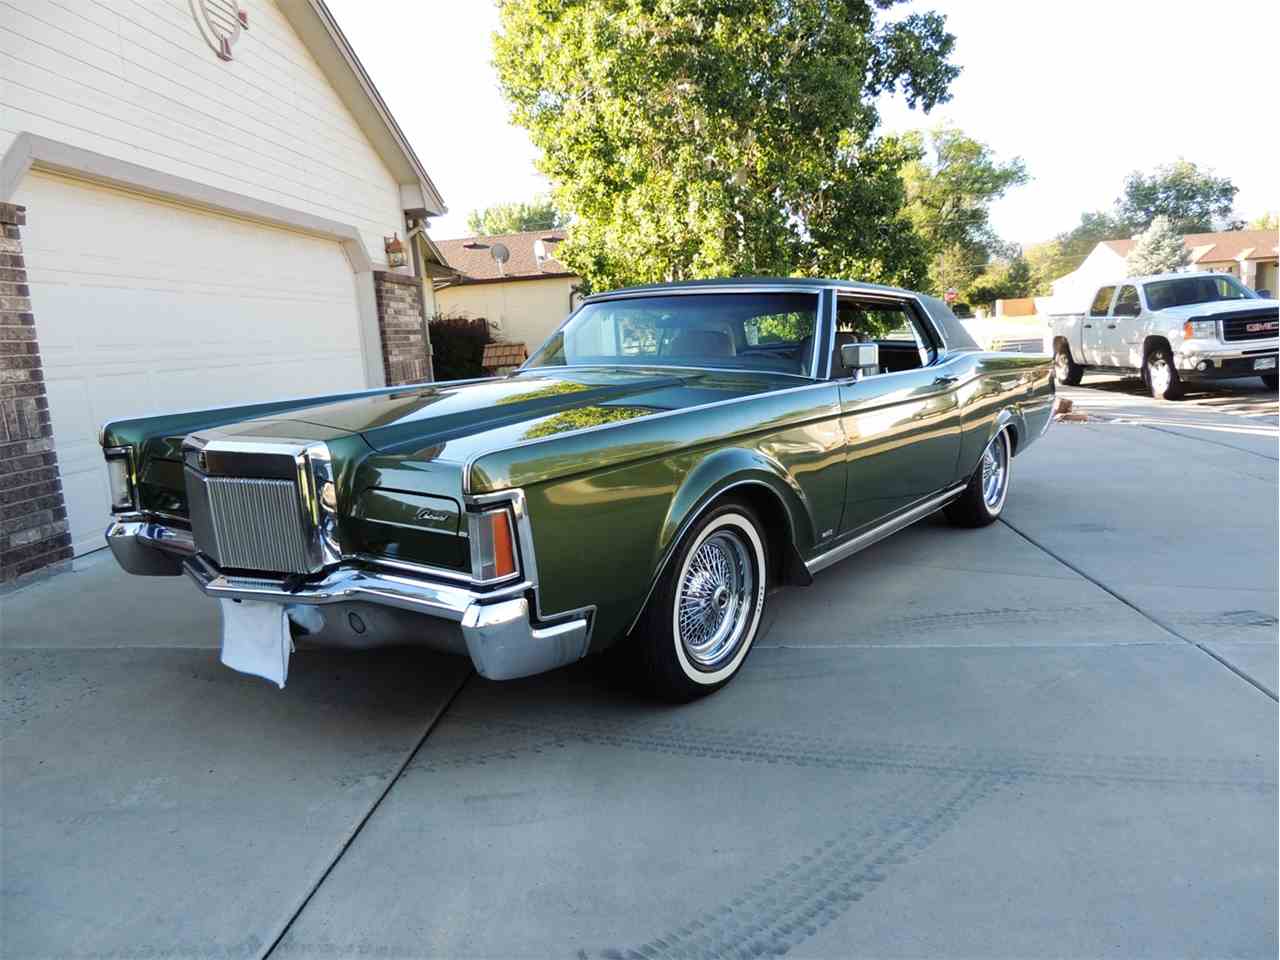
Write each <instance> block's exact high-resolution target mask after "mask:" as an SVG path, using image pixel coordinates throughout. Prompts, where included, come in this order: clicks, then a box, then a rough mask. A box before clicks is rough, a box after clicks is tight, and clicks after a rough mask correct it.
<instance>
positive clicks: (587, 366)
mask: <svg viewBox="0 0 1280 960" xmlns="http://www.w3.org/2000/svg"><path fill="white" fill-rule="evenodd" d="M557 370H622V371H626V372H627V373H632V372H634V371H638V370H697V371H698V372H699V373H757V374H767V375H768V376H771V377H794V378H795V379H797V380H817V379H819V378H818V377H813V376H806V375H805V374H803V373H788V372H787V371H785V370H761V369H758V368H756V367H703V366H692V365H690V364H685V363H636V364H630V363H564V364H549V365H547V366H545V367H521V368H520V369H519V370H516V371H514V372H513V373H509V374H507V375H506V379H509V378H511V377H514V376H516V375H517V374H521V373H555V372H556V371H557Z"/></svg>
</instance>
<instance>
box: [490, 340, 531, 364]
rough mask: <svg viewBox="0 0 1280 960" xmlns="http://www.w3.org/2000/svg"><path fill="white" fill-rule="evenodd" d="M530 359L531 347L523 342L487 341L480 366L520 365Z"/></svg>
mask: <svg viewBox="0 0 1280 960" xmlns="http://www.w3.org/2000/svg"><path fill="white" fill-rule="evenodd" d="M527 359H529V348H528V347H526V346H525V345H524V344H523V343H505V342H500V343H486V344H485V345H484V356H483V357H481V358H480V366H481V367H482V368H483V369H485V370H498V369H501V368H502V367H518V366H520V364H522V363H524V362H525V361H526V360H527Z"/></svg>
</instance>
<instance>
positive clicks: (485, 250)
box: [435, 230, 576, 283]
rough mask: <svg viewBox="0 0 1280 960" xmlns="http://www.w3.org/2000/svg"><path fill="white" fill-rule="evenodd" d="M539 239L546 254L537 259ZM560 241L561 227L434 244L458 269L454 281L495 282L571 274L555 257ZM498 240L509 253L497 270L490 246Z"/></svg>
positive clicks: (570, 275) (562, 233)
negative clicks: (509, 255) (539, 260)
mask: <svg viewBox="0 0 1280 960" xmlns="http://www.w3.org/2000/svg"><path fill="white" fill-rule="evenodd" d="M538 240H541V241H542V246H543V249H544V250H545V251H546V253H547V257H546V259H544V260H543V261H542V262H541V263H539V262H538V256H537V249H536V247H537V243H536V241H538ZM563 241H564V231H563V230H529V231H526V232H525V233H503V234H496V235H494V236H485V237H463V238H462V239H460V240H437V241H436V242H435V243H436V246H437V247H438V248H439V250H440V252H441V253H442V254H443V255H444V258H445V261H446V262H447V263H448V264H449V266H450V267H452V268H453V269H454V270H456V271H458V273H459V274H460V275H461V279H460V280H457V281H454V282H457V283H496V282H500V281H503V280H537V279H540V278H542V277H572V276H576V274H574V272H573V271H572V270H570V269H569V268H568V267H566V266H565V265H564V264H563V263H561V262H560V261H559V260H557V259H556V258H555V251H556V247H557V246H558V245H559V244H560V243H561V242H563ZM496 243H501V244H502V245H503V246H505V247H506V248H507V249H508V250H509V251H510V252H511V259H509V260H508V261H507V262H506V263H505V264H503V265H502V268H501V269H499V267H498V261H496V260H494V259H493V255H492V250H493V245H494V244H496Z"/></svg>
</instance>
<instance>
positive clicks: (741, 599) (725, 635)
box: [676, 530, 755, 670]
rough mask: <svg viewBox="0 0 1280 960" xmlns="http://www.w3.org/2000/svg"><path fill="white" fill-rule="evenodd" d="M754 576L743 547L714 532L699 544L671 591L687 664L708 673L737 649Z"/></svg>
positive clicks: (727, 534)
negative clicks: (674, 592)
mask: <svg viewBox="0 0 1280 960" xmlns="http://www.w3.org/2000/svg"><path fill="white" fill-rule="evenodd" d="M754 592H755V572H754V570H753V568H752V565H751V556H750V554H749V553H748V548H747V545H746V544H745V543H744V542H743V541H742V539H741V537H739V536H738V535H737V534H736V533H733V532H731V531H729V530H719V531H717V532H716V533H714V534H712V535H711V536H709V537H708V538H707V539H706V540H704V541H703V542H702V543H700V544H699V545H698V547H697V549H696V550H695V551H694V554H693V557H692V558H691V560H690V561H689V564H688V566H687V567H686V568H685V573H684V576H683V577H682V578H681V580H680V583H679V585H678V587H677V589H676V611H677V624H678V629H679V633H680V637H679V640H680V644H681V646H682V647H683V648H684V652H685V655H686V656H687V657H688V658H689V660H690V662H691V663H692V664H693V665H694V666H695V667H697V668H699V669H702V670H712V669H715V668H716V667H717V666H719V665H720V664H721V663H723V662H724V661H726V660H728V659H729V658H731V657H732V656H733V654H734V652H735V651H736V650H737V649H738V645H739V644H740V643H741V641H742V638H743V636H744V635H745V634H746V630H747V626H748V623H749V621H750V617H751V608H752V595H753V593H754Z"/></svg>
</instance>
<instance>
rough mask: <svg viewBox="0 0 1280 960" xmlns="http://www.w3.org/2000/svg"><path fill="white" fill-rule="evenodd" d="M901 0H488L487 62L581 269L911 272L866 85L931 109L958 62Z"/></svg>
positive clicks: (568, 255)
mask: <svg viewBox="0 0 1280 960" xmlns="http://www.w3.org/2000/svg"><path fill="white" fill-rule="evenodd" d="M893 2H894V0H564V2H559V3H550V2H546V0H499V15H500V21H501V30H500V32H499V33H498V34H497V35H496V36H495V38H494V55H495V65H496V67H497V71H498V77H499V82H500V84H501V86H502V89H503V92H504V94H505V95H506V97H507V99H508V101H509V102H510V103H511V105H512V117H513V119H514V121H515V122H516V123H518V124H520V125H521V126H523V127H525V128H526V129H528V131H529V134H530V137H531V139H532V140H533V143H534V144H535V146H537V147H538V148H539V150H540V151H541V158H540V162H539V165H540V168H541V170H542V172H543V173H544V174H546V176H547V177H548V178H549V179H550V180H551V181H552V183H553V184H555V197H556V200H557V202H558V203H559V205H560V207H561V209H563V210H566V211H568V212H570V213H571V214H572V215H573V217H574V229H573V232H572V234H571V236H570V238H569V240H568V241H567V242H566V243H565V244H564V245H563V246H562V247H561V248H560V249H559V250H558V251H557V256H558V258H559V259H561V260H563V261H564V262H565V263H567V264H568V265H570V266H571V267H572V268H573V269H574V270H575V271H576V272H577V273H578V274H579V275H581V276H582V277H583V278H584V280H585V281H586V282H587V284H589V285H591V286H594V287H597V288H599V287H604V286H613V285H617V284H625V283H638V282H648V281H661V280H671V279H683V278H690V277H715V276H734V275H748V274H784V275H786V274H794V275H818V274H824V273H827V274H835V275H854V276H859V277H864V278H866V279H869V280H882V281H890V282H899V283H904V284H915V283H918V282H919V281H920V280H921V279H922V278H923V273H924V270H925V265H926V261H925V251H924V247H923V244H922V242H921V240H920V238H919V237H918V236H917V235H916V233H915V232H914V230H913V229H912V225H911V222H910V221H909V220H908V219H907V218H906V217H905V216H904V215H903V213H902V206H903V203H904V200H905V194H904V188H903V184H902V180H901V177H900V175H899V171H900V170H901V168H902V166H903V164H904V163H905V162H906V161H908V160H910V159H912V158H913V151H912V149H911V148H910V147H909V146H908V145H907V144H905V143H903V142H901V141H900V140H898V139H895V138H893V137H883V136H877V135H876V127H877V125H878V123H879V116H878V114H877V112H876V108H875V105H874V103H875V99H876V98H877V97H878V96H880V95H882V94H887V93H891V92H894V91H898V92H901V93H902V94H903V95H904V96H905V98H906V100H907V102H908V104H909V105H910V106H912V107H915V106H917V105H918V106H920V107H922V108H923V109H924V110H926V111H927V110H929V109H930V108H932V107H933V106H934V105H935V104H938V103H941V102H943V101H944V100H946V99H947V89H948V86H949V84H950V82H951V80H952V79H953V78H954V77H955V76H956V73H957V72H958V71H957V68H956V67H954V66H952V65H951V64H950V63H949V62H948V59H947V58H948V57H949V55H950V53H951V50H952V46H953V44H954V38H953V37H952V36H951V35H950V34H948V33H947V32H946V30H945V29H944V24H943V18H942V17H941V16H939V15H937V14H933V13H913V14H910V15H907V16H905V17H902V18H901V19H898V20H897V21H895V22H893V23H884V22H881V20H880V11H881V10H882V9H884V8H885V7H887V6H889V5H890V4H891V3H893Z"/></svg>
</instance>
